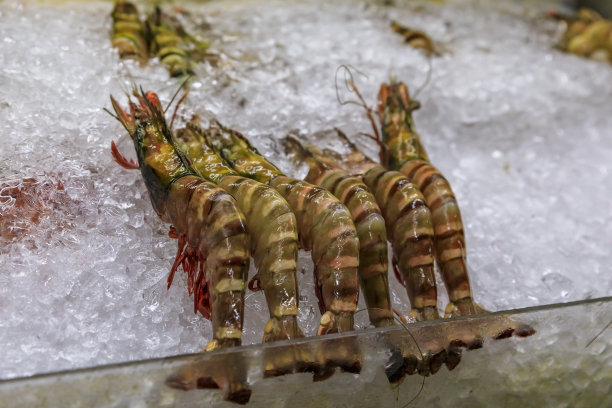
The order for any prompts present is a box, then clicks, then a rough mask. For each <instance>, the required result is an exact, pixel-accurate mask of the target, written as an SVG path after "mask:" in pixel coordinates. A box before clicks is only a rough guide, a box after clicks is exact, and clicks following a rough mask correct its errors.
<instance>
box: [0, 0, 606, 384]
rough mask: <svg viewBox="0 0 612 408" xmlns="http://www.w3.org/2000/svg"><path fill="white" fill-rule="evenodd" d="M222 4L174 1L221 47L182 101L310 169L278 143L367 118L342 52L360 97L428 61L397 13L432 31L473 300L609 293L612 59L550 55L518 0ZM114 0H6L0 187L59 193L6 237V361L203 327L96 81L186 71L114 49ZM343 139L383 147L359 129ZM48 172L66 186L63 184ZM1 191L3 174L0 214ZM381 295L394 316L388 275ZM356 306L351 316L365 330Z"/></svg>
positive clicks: (430, 119)
mask: <svg viewBox="0 0 612 408" xmlns="http://www.w3.org/2000/svg"><path fill="white" fill-rule="evenodd" d="M464 3H465V2H464ZM481 3H482V2H481ZM224 4H225V5H222V4H215V3H212V4H210V3H209V4H206V5H202V6H196V5H186V6H185V8H186V9H188V10H191V11H192V12H193V14H192V15H191V16H187V17H186V19H185V20H186V24H190V28H191V29H193V30H195V31H196V32H197V31H198V30H201V29H202V30H203V29H204V28H207V27H210V31H206V32H203V31H202V32H201V33H200V32H198V34H204V35H207V36H209V37H210V38H212V39H213V46H214V48H215V49H216V50H217V51H218V52H219V53H220V56H221V58H220V61H219V64H218V67H213V66H211V65H209V64H201V65H199V67H198V69H197V74H198V75H197V78H196V79H195V80H193V82H192V85H191V95H190V96H189V98H188V99H187V102H186V104H185V106H184V107H183V108H182V109H181V110H180V116H181V118H188V117H190V116H191V114H193V113H199V114H200V115H202V116H204V117H205V118H211V117H217V118H218V119H219V120H220V121H221V122H222V123H224V124H226V125H228V126H232V127H235V128H236V129H237V130H239V131H242V132H243V133H244V134H245V135H247V136H248V137H249V138H251V139H252V140H253V142H254V144H255V145H256V146H257V147H258V148H260V149H261V150H262V151H263V152H264V153H265V154H266V155H268V156H269V157H270V158H271V159H273V160H274V161H276V162H277V163H278V164H279V166H280V167H281V168H282V169H283V170H284V171H286V172H287V173H289V174H292V175H301V176H303V175H304V168H303V167H299V166H298V165H296V163H293V162H292V161H291V160H289V159H288V158H287V157H286V156H285V155H284V153H283V152H282V149H281V148H280V146H279V145H278V144H277V143H276V140H277V139H278V138H280V137H282V136H284V135H285V134H286V133H287V132H288V131H290V130H292V129H298V130H299V131H300V132H302V133H303V134H306V135H309V134H312V133H313V132H316V131H318V130H323V129H328V128H331V127H334V126H336V127H340V128H342V129H344V130H345V131H346V132H347V133H348V134H357V133H359V132H366V133H367V132H369V131H370V128H369V123H368V121H367V119H366V118H365V115H364V112H363V110H362V109H360V108H359V107H357V106H355V105H345V106H341V105H340V104H339V103H338V101H337V99H336V90H335V87H334V73H335V71H336V68H337V67H338V66H339V65H341V64H351V65H352V66H354V67H356V68H357V69H358V70H359V71H361V72H363V73H364V75H358V76H357V77H356V80H357V84H358V85H359V86H360V89H361V92H362V93H363V95H364V96H365V97H366V99H368V101H369V102H371V103H373V102H374V98H375V95H376V92H377V90H378V86H379V85H380V83H381V82H383V81H385V80H387V79H388V78H389V76H390V75H393V76H396V77H397V78H400V79H402V80H404V81H405V82H407V83H408V85H409V86H410V88H411V90H413V91H414V90H416V89H417V88H419V87H420V86H421V85H422V84H423V83H424V82H425V80H426V78H427V72H428V70H429V66H428V63H427V61H426V60H425V59H424V58H423V56H422V55H421V54H420V53H419V52H418V51H415V50H413V49H411V48H409V47H407V46H406V45H405V44H403V43H402V40H401V38H399V37H398V36H396V35H395V34H393V33H392V32H391V30H389V28H388V24H389V21H390V20H391V19H394V20H397V21H400V22H402V23H404V24H406V25H411V26H414V27H415V28H422V29H425V30H426V31H427V32H428V33H429V34H430V36H432V37H433V38H434V39H435V40H436V41H438V42H440V43H442V44H443V45H444V46H445V47H446V48H447V50H448V51H447V52H446V53H445V54H444V55H443V56H442V57H441V58H435V59H434V60H433V61H432V66H431V69H432V73H431V75H432V78H431V81H430V83H429V85H428V86H427V87H426V88H425V89H424V90H423V91H422V92H421V93H420V95H419V97H418V98H419V100H420V101H421V103H422V108H421V110H419V111H417V112H416V114H415V120H416V125H417V128H418V130H419V132H420V134H421V137H422V139H423V142H424V143H425V146H426V148H427V150H428V152H429V154H430V156H431V159H432V161H433V162H434V163H435V164H436V165H437V166H438V167H439V168H440V169H441V170H442V171H443V172H444V174H445V175H446V176H447V177H448V179H449V180H450V181H451V184H452V185H453V188H454V191H455V193H456V194H457V197H458V200H459V203H460V205H461V208H462V213H463V219H464V223H465V226H466V235H467V236H466V239H467V249H468V261H469V266H470V274H471V275H470V276H471V280H472V286H473V289H474V293H475V297H476V299H477V301H479V302H480V303H482V305H483V306H484V307H486V308H488V309H491V310H502V309H508V308H517V307H525V306H532V305H539V304H548V303H555V302H565V301H569V300H579V299H583V298H587V297H598V296H603V295H609V294H610V293H612V283H611V280H610V279H609V265H610V264H611V263H612V262H611V261H612V259H611V258H612V253H611V252H610V250H609V249H610V248H611V247H612V234H611V233H610V229H609V228H607V226H609V225H610V224H612V212H611V211H610V205H609V191H608V189H609V177H608V175H609V173H610V170H611V169H610V167H611V164H610V160H609V158H610V157H612V139H611V138H610V137H609V130H610V129H611V128H612V115H610V112H609V106H610V105H609V101H610V100H612V70H611V69H610V67H609V66H608V65H606V64H601V63H595V62H590V61H587V60H583V59H580V58H577V57H575V56H571V55H565V54H562V53H560V52H557V51H556V50H554V49H553V48H552V47H551V46H552V44H553V43H554V39H553V37H552V34H551V33H552V32H554V30H551V28H550V27H549V26H548V25H547V23H545V22H543V21H541V20H538V19H537V18H536V17H534V16H533V15H531V16H529V15H527V16H526V15H525V14H522V9H520V8H516V9H512V7H510V6H508V7H506V9H505V10H503V11H495V10H486V9H479V8H477V7H475V6H466V5H465V4H463V5H458V4H454V2H446V5H445V6H434V5H416V6H414V5H410V6H408V7H403V8H395V7H385V6H380V5H369V6H368V5H366V4H362V3H342V2H340V3H336V4H333V5H328V4H325V3H323V2H311V3H302V4H291V5H281V4H277V3H274V4H273V5H269V4H268V5H266V4H259V5H257V7H249V6H248V5H246V4H241V3H240V4H237V3H236V4H235V3H224ZM110 9H111V5H110V3H89V2H88V3H60V4H45V3H38V2H36V3H35V2H3V3H1V4H0V24H1V26H2V31H1V32H0V38H1V39H2V44H3V45H2V52H1V53H0V83H1V86H0V132H1V134H2V149H1V150H0V176H1V180H0V183H6V182H14V183H18V182H19V181H20V180H24V179H28V178H32V179H35V180H36V181H37V183H39V185H46V186H47V187H46V189H44V191H46V193H45V194H51V195H53V197H54V199H53V200H51V201H52V203H53V204H52V205H51V210H49V209H48V208H44V209H42V210H41V214H40V217H37V218H36V220H35V221H31V222H29V221H27V220H26V221H25V222H26V225H23V227H24V228H27V234H25V235H26V238H24V239H22V240H15V241H11V242H7V241H6V240H5V241H3V243H2V247H1V250H0V345H1V346H2V350H4V355H3V358H2V359H1V362H0V376H1V378H11V377H15V376H21V375H27V374H32V373H37V372H44V371H50V370H58V369H68V368H74V367H83V366H89V365H94V364H103V363H110V362H119V361H125V360H131V359H141V358H147V357H157V356H164V355H173V354H178V353H183V352H195V351H199V350H201V349H202V348H203V346H204V345H205V344H206V343H207V341H208V339H209V338H210V335H211V331H210V326H209V323H208V322H207V321H205V320H204V319H202V318H201V317H199V316H196V315H194V314H193V305H192V300H191V299H190V298H189V296H188V295H187V289H186V282H185V279H184V277H182V276H181V277H180V278H179V277H178V276H177V279H175V284H174V285H173V286H172V288H171V289H170V290H169V291H167V290H166V278H167V275H168V271H169V269H170V266H171V264H172V261H173V258H174V255H175V251H176V242H175V241H173V240H171V239H170V238H169V237H168V236H167V230H168V226H167V225H164V224H163V223H162V222H161V221H160V220H159V219H158V218H157V216H156V215H155V213H154V212H153V210H152V208H151V205H150V204H149V200H148V195H147V192H146V189H145V187H144V184H143V182H142V180H141V176H140V174H139V172H136V171H132V172H130V171H126V170H124V169H122V168H120V167H119V166H117V165H116V164H115V163H114V162H113V161H112V159H111V156H110V151H109V144H110V141H111V140H115V141H118V142H119V148H120V150H121V151H122V152H123V153H124V154H126V156H128V157H129V156H130V155H131V156H133V155H134V153H133V148H132V146H131V142H130V141H129V140H128V139H127V138H126V137H125V136H124V133H125V132H124V131H123V130H122V129H121V127H120V125H119V123H118V122H117V121H115V120H114V119H112V118H111V117H110V116H109V115H108V114H107V113H105V112H104V111H103V110H102V108H103V107H110V103H109V99H108V97H109V94H111V93H112V94H113V95H115V96H117V97H120V98H121V97H122V96H123V93H124V91H125V90H129V89H130V87H131V85H132V83H133V82H135V83H137V84H141V85H142V86H143V87H144V88H145V89H152V90H155V91H157V92H158V93H159V94H160V96H161V98H162V101H163V102H164V103H168V101H169V100H170V97H171V96H172V94H173V93H174V91H175V90H176V88H177V86H178V83H177V82H176V81H174V80H171V79H169V78H168V76H167V73H166V71H165V69H164V68H163V67H162V66H161V65H160V64H159V62H158V61H156V60H155V61H153V62H151V63H150V64H149V65H148V66H146V67H144V68H141V67H138V66H137V65H136V64H133V63H130V62H127V63H126V62H121V61H120V60H119V59H118V57H117V54H116V52H115V51H114V50H112V49H111V48H110V40H109V30H110V18H109V13H110ZM509 9H510V11H508V10H509ZM207 29H208V28H207ZM346 96H349V97H350V95H346ZM121 102H122V103H124V102H125V97H124V96H123V98H122V99H121ZM311 140H314V138H313V139H311ZM356 142H357V143H358V144H359V145H360V146H362V147H363V148H364V150H365V151H366V152H367V153H368V154H370V155H371V156H375V155H376V146H375V145H374V144H373V143H372V142H371V141H369V139H367V138H366V137H365V136H360V137H357V139H356ZM328 143H330V146H331V147H334V148H341V146H339V145H338V144H337V143H335V142H333V141H328ZM58 182H61V185H62V186H63V190H59V191H54V190H53V188H52V187H53V186H56V185H57V183H58ZM2 185H3V186H4V187H6V185H5V184H2ZM4 187H0V189H2V188H4ZM11 206H12V204H11V202H10V200H8V199H5V197H4V196H2V193H1V192H0V212H2V214H8V212H10V211H11V208H12V207H11ZM13 210H14V208H13ZM5 219H6V218H5ZM28 220H31V219H30V218H28ZM300 262H301V269H300V273H299V276H300V282H301V287H300V296H301V305H300V306H301V308H300V320H301V322H302V327H303V328H304V329H305V331H306V332H307V333H309V334H313V333H314V331H315V330H316V324H317V319H318V317H319V312H318V308H317V304H316V299H315V297H314V295H313V290H312V289H313V287H312V286H313V284H312V264H311V261H310V259H309V257H308V256H307V254H304V253H302V254H301V255H300ZM392 281H394V279H392ZM439 284H440V288H442V285H441V282H439ZM441 292H443V290H441ZM440 298H441V299H440V307H441V308H442V307H444V305H445V303H446V298H445V296H444V294H443V293H442V294H441V296H440ZM393 299H394V302H396V304H397V307H398V308H399V310H401V311H403V312H404V313H405V312H407V310H408V307H407V305H406V303H407V296H406V294H405V291H404V290H403V289H402V288H401V287H400V286H399V285H398V284H397V283H395V282H394V284H393ZM247 304H248V305H249V308H248V311H247V314H246V317H245V321H246V330H245V343H256V342H259V340H260V338H261V334H262V329H263V324H264V323H265V321H266V319H267V309H266V305H265V303H264V297H263V295H262V294H261V293H255V294H254V293H248V294H247ZM399 304H401V306H400V305H399ZM366 319H367V317H366V314H365V313H361V314H360V315H359V324H358V325H359V327H364V326H366V325H367V322H366Z"/></svg>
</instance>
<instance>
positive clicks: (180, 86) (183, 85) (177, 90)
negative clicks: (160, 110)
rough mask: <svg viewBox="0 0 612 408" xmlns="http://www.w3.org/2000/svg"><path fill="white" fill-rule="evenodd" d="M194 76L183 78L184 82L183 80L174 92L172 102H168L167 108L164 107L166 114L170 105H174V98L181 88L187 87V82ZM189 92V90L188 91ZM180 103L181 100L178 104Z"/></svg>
mask: <svg viewBox="0 0 612 408" xmlns="http://www.w3.org/2000/svg"><path fill="white" fill-rule="evenodd" d="M192 76H193V74H189V75H187V77H186V78H185V79H184V80H183V82H181V85H179V87H178V88H177V89H176V92H175V93H174V95H172V98H171V99H170V102H169V103H168V106H166V109H164V114H165V113H166V111H167V110H168V108H170V105H172V102H174V99H175V98H176V96H177V95H178V94H179V92H180V91H181V89H183V88H186V86H187V82H188V81H189V80H190V79H191V77H192ZM187 92H189V91H187ZM181 99H182V98H181ZM180 103H181V101H179V102H178V104H180Z"/></svg>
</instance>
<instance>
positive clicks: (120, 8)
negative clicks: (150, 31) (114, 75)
mask: <svg viewBox="0 0 612 408" xmlns="http://www.w3.org/2000/svg"><path fill="white" fill-rule="evenodd" d="M111 16H112V19H113V30H112V45H113V47H114V48H117V50H118V51H119V56H120V57H121V58H132V59H135V60H137V61H139V62H140V64H141V65H144V64H145V63H146V62H147V59H148V48H147V39H146V35H145V28H144V26H143V24H142V23H141V21H140V17H139V16H138V9H137V8H136V6H135V5H134V4H132V3H130V2H128V1H116V2H115V6H114V8H113V11H112V13H111Z"/></svg>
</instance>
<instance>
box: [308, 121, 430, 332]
mask: <svg viewBox="0 0 612 408" xmlns="http://www.w3.org/2000/svg"><path fill="white" fill-rule="evenodd" d="M336 132H337V134H338V136H339V137H340V138H341V139H343V141H344V142H345V143H346V145H347V146H348V147H349V148H350V149H351V151H350V153H349V154H348V155H346V156H344V157H342V156H340V155H338V154H337V153H335V152H332V151H330V150H328V149H325V150H324V151H319V150H318V149H316V148H314V147H313V146H308V151H309V152H310V153H311V154H312V155H313V156H314V157H315V158H316V159H317V160H319V161H320V162H326V163H327V165H328V166H331V165H332V163H342V166H343V167H345V168H346V169H347V171H350V172H351V173H352V174H358V175H361V177H362V180H363V183H364V187H365V188H367V189H368V190H369V191H371V192H372V193H371V194H372V195H373V196H374V197H373V198H375V201H376V202H377V203H378V206H379V207H380V211H381V213H382V216H383V218H384V222H385V224H386V230H387V235H388V239H389V241H390V242H391V244H392V247H393V267H394V271H395V274H396V277H397V279H398V280H399V281H400V282H401V283H402V284H403V285H404V286H405V287H406V291H407V293H408V297H409V298H410V304H411V308H412V309H411V311H410V316H411V317H413V318H414V319H416V320H417V321H422V320H434V319H438V318H439V317H440V316H439V315H438V310H437V289H436V280H435V275H434V259H433V227H432V221H431V213H430V212H429V208H428V207H427V206H426V205H425V199H424V197H423V195H422V194H421V193H420V191H419V190H418V189H417V188H416V186H415V185H414V184H412V183H411V182H410V180H408V179H407V178H406V177H404V176H403V175H402V174H401V173H399V172H397V171H388V170H386V169H385V168H383V167H382V166H381V165H379V164H377V163H375V162H374V161H372V160H370V159H369V158H368V157H366V156H365V155H364V154H363V153H362V152H361V151H360V150H359V149H358V148H357V147H356V146H355V145H354V144H353V143H352V142H351V141H350V140H349V139H348V138H347V137H346V135H344V133H342V132H341V131H340V130H338V129H336ZM335 166H336V167H338V166H339V164H335ZM354 178H356V177H354Z"/></svg>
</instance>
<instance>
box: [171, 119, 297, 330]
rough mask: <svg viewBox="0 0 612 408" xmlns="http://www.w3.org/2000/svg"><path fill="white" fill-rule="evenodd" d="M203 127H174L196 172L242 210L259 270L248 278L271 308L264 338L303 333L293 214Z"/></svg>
mask: <svg viewBox="0 0 612 408" xmlns="http://www.w3.org/2000/svg"><path fill="white" fill-rule="evenodd" d="M205 132H206V131H205V130H203V129H202V128H201V127H200V126H199V123H198V122H196V121H195V120H192V121H191V122H189V123H188V124H187V127H186V128H183V129H180V130H178V131H177V132H176V141H177V143H178V145H179V147H180V148H181V150H182V151H183V152H184V153H185V155H186V156H187V157H188V158H189V160H190V161H191V163H192V166H193V168H194V169H195V170H196V171H197V172H198V174H199V175H201V176H202V177H204V178H205V179H207V180H210V181H212V182H213V183H215V184H217V185H218V186H220V187H221V188H223V189H224V190H225V191H227V192H228V193H230V194H231V195H232V197H234V199H235V200H236V202H237V203H238V206H239V207H240V209H241V210H242V212H243V213H244V214H245V216H246V222H247V226H248V228H249V232H250V234H251V252H252V254H253V259H254V260H255V266H256V267H257V270H258V273H257V275H256V278H255V279H254V280H253V281H252V282H253V283H254V284H259V285H260V286H261V288H263V290H264V293H265V295H266V301H267V304H268V309H269V312H270V320H269V321H268V323H267V324H266V327H265V330H264V338H263V341H264V342H268V341H276V340H284V339H293V338H298V337H303V334H302V331H301V330H300V328H299V326H298V323H297V313H298V290H297V289H298V288H297V279H296V269H297V253H298V233H297V222H296V220H295V215H294V214H293V212H291V208H290V207H289V204H287V202H286V201H285V200H284V199H283V197H282V196H281V195H280V194H279V193H278V192H277V191H276V190H274V189H273V188H272V187H270V186H267V185H265V184H262V183H260V182H258V181H255V180H252V179H249V178H246V177H242V176H240V175H238V173H236V171H235V170H233V169H232V168H231V167H230V166H229V165H228V164H226V163H225V161H224V160H223V159H222V158H221V157H219V156H218V155H217V154H216V153H215V151H214V150H213V149H212V147H210V146H209V145H208V142H207V141H206V138H205V136H204V135H205ZM250 287H252V286H250ZM252 288H254V287H252Z"/></svg>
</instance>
